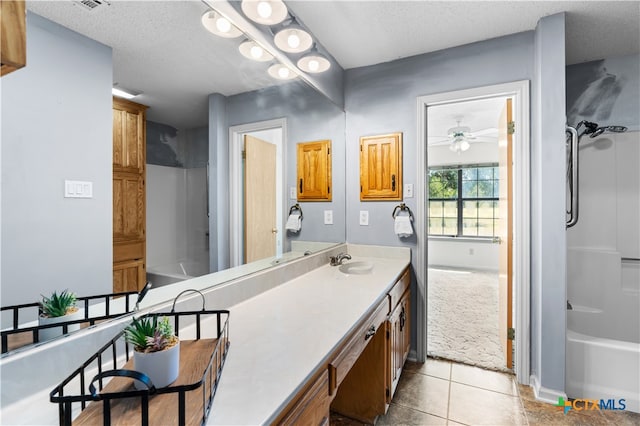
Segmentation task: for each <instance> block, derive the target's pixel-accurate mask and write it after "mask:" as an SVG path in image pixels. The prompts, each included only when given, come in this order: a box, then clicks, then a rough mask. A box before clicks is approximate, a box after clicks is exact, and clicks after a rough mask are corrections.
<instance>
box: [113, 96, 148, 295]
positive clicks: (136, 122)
mask: <svg viewBox="0 0 640 426" xmlns="http://www.w3.org/2000/svg"><path fill="white" fill-rule="evenodd" d="M146 109H147V107H146V106H144V105H140V104H137V103H135V102H131V101H127V100H125V99H121V98H113V291H114V292H123V291H140V290H141V289H142V288H143V287H144V285H145V283H146V189H145V188H146V186H145V173H146V171H145V170H146V169H145V161H146V152H145V150H146V137H147V136H146V117H145V114H146V112H145V111H146Z"/></svg>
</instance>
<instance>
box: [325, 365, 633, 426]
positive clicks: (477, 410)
mask: <svg viewBox="0 0 640 426" xmlns="http://www.w3.org/2000/svg"><path fill="white" fill-rule="evenodd" d="M330 423H331V425H335V426H356V425H361V423H359V422H356V421H353V420H351V419H348V418H345V417H342V416H339V415H337V414H332V416H331V422H330ZM376 425H495V426H498V425H540V426H542V425H544V426H548V425H553V426H555V425H559V426H561V425H640V414H635V413H631V412H624V411H622V412H613V411H599V410H594V411H583V412H569V413H568V414H566V415H565V414H564V413H563V412H562V411H560V410H559V409H558V408H556V407H554V406H553V405H551V404H545V403H542V402H539V401H536V400H535V398H534V396H533V391H532V390H531V388H530V387H528V386H523V385H517V384H516V382H515V380H514V377H513V376H512V375H510V374H506V373H501V372H497V371H489V370H484V369H481V368H478V367H472V366H468V365H464V364H458V363H452V362H449V361H445V360H435V359H429V360H427V362H426V363H424V364H417V363H414V362H407V364H406V365H405V369H404V372H403V373H402V377H401V378H400V383H399V384H398V389H397V390H396V394H395V396H394V398H393V402H392V403H391V405H390V407H389V411H388V412H387V414H386V415H385V416H383V417H379V418H378V419H377V422H376Z"/></svg>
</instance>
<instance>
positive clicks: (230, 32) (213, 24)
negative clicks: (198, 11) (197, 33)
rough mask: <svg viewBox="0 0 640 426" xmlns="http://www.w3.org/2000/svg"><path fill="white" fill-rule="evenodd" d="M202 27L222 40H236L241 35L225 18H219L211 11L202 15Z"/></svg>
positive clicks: (218, 15)
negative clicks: (222, 38)
mask: <svg viewBox="0 0 640 426" xmlns="http://www.w3.org/2000/svg"><path fill="white" fill-rule="evenodd" d="M201 21H202V25H203V26H204V27H205V28H206V29H207V30H208V31H209V32H210V33H212V34H215V35H217V36H220V37H224V38H236V37H240V36H241V35H242V32H241V31H240V30H239V29H237V28H236V27H235V26H234V25H233V24H232V23H231V22H229V20H228V19H227V18H225V17H224V16H221V15H220V14H218V13H217V12H215V11H213V10H209V11H207V12H205V13H204V14H203V15H202V18H201Z"/></svg>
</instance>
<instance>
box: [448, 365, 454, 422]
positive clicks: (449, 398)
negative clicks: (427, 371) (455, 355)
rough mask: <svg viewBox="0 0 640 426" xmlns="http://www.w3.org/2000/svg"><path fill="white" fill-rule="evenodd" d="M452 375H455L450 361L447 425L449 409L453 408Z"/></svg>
mask: <svg viewBox="0 0 640 426" xmlns="http://www.w3.org/2000/svg"><path fill="white" fill-rule="evenodd" d="M451 377H453V364H452V363H451V362H450V363H449V392H448V394H447V425H448V424H449V420H451V419H450V418H449V410H450V409H451Z"/></svg>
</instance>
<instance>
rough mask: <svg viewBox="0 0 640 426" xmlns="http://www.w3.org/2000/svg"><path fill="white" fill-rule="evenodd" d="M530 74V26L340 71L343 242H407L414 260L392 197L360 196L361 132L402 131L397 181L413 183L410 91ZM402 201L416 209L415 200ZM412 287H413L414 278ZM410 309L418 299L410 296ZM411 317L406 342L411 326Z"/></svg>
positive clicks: (514, 78)
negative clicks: (397, 225) (364, 221)
mask: <svg viewBox="0 0 640 426" xmlns="http://www.w3.org/2000/svg"><path fill="white" fill-rule="evenodd" d="M532 77H533V32H526V33H519V34H514V35H510V36H506V37H501V38H497V39H493V40H488V41H483V42H478V43H474V44H470V45H466V46H461V47H456V48H452V49H447V50H443V51H439V52H435V53H430V54H425V55H420V56H414V57H411V58H406V59H401V60H397V61H393V62H389V63H385V64H380V65H374V66H370V67H365V68H357V69H352V70H348V71H347V72H346V79H345V87H346V95H345V102H346V112H347V131H346V135H347V164H349V165H353V166H351V167H347V171H346V182H347V200H348V201H347V219H346V221H347V241H348V242H350V243H356V244H380V245H390V246H408V247H410V248H411V249H412V251H413V253H414V254H413V256H412V257H413V258H412V263H413V267H414V268H415V267H416V259H415V249H416V244H417V239H416V236H415V235H413V236H412V237H410V238H407V239H400V238H399V237H398V236H396V235H395V234H394V232H393V220H392V218H391V212H392V211H393V209H394V207H395V206H396V205H397V204H398V202H393V201H388V202H360V195H359V192H360V186H359V181H360V178H359V168H358V164H359V162H360V159H359V158H360V156H359V148H358V147H359V138H360V137H361V136H364V135H375V134H382V133H389V132H397V131H401V132H403V183H404V184H408V183H413V184H414V188H415V184H416V156H417V143H418V141H417V135H416V129H417V123H416V119H417V117H416V98H417V97H418V96H421V95H429V94H435V93H441V92H448V91H454V90H460V89H466V88H472V87H479V86H487V85H491V84H498V83H505V82H511V81H517V80H529V79H531V78H532ZM404 202H405V203H406V204H407V205H408V206H409V207H410V208H411V210H412V211H414V212H415V211H416V204H415V203H416V199H415V198H406V199H404ZM360 210H368V211H369V226H360V225H359V211H360ZM412 286H413V288H412V291H413V294H418V293H417V289H416V288H415V280H414V282H413V284H412ZM412 303H413V306H412V309H413V312H417V311H416V298H414V299H413V301H412ZM415 318H416V316H413V318H412V321H414V325H413V327H412V332H413V336H412V347H414V348H415V342H416V340H415V339H416V333H415V330H416V327H415Z"/></svg>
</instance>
